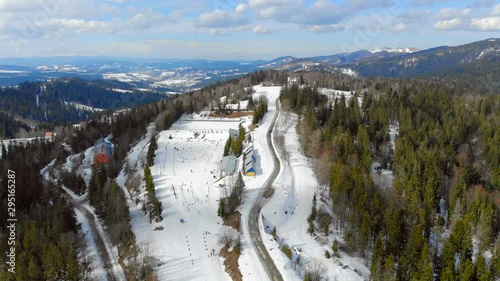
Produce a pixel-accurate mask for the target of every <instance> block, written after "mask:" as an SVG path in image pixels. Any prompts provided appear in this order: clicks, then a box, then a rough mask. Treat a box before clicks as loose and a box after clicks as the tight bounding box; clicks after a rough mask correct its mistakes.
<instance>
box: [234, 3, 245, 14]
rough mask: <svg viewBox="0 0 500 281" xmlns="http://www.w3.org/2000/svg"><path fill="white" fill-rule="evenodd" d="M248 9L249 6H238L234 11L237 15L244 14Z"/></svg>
mask: <svg viewBox="0 0 500 281" xmlns="http://www.w3.org/2000/svg"><path fill="white" fill-rule="evenodd" d="M247 9H248V5H247V4H239V5H238V6H236V9H234V11H235V12H236V13H243V12H244V11H246V10H247Z"/></svg>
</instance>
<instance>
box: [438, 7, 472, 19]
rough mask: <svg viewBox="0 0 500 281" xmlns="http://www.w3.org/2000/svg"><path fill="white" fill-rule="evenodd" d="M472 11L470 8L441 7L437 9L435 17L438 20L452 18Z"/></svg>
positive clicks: (461, 16) (465, 15)
mask: <svg viewBox="0 0 500 281" xmlns="http://www.w3.org/2000/svg"><path fill="white" fill-rule="evenodd" d="M471 13H472V9H471V8H464V9H460V8H443V9H441V10H439V11H438V13H437V14H436V18H437V19H440V20H449V19H453V18H463V17H467V16H469V15H470V14H471Z"/></svg>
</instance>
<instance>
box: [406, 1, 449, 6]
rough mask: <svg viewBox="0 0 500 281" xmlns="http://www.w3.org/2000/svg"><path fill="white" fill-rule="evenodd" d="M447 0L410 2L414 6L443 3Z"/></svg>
mask: <svg viewBox="0 0 500 281" xmlns="http://www.w3.org/2000/svg"><path fill="white" fill-rule="evenodd" d="M446 1H449V0H411V1H410V3H411V4H412V5H414V6H429V5H433V4H436V3H443V2H446Z"/></svg>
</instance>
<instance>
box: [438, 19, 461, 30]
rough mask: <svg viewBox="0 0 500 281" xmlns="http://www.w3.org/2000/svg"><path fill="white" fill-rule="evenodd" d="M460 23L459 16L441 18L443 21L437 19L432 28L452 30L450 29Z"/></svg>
mask: <svg viewBox="0 0 500 281" xmlns="http://www.w3.org/2000/svg"><path fill="white" fill-rule="evenodd" d="M460 23H461V20H460V19H459V18H454V19H451V20H443V21H438V22H437V23H436V24H435V25H434V28H435V29H438V30H452V29H457V27H458V26H459V25H460Z"/></svg>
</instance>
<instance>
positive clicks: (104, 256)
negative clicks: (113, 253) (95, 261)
mask: <svg viewBox="0 0 500 281" xmlns="http://www.w3.org/2000/svg"><path fill="white" fill-rule="evenodd" d="M63 191H64V190H63ZM66 199H68V202H69V203H70V204H72V205H73V207H75V208H76V209H78V210H79V211H80V212H82V213H83V215H85V217H86V218H87V221H88V222H89V226H90V230H91V231H92V236H93V238H94V241H95V245H96V247H97V251H98V254H99V256H100V257H101V261H102V262H103V265H102V266H103V268H104V269H105V270H106V280H108V281H115V280H116V281H117V280H121V279H122V278H123V276H119V275H118V274H117V275H116V276H115V274H116V273H115V272H114V270H113V262H112V257H110V256H109V255H110V253H108V251H107V248H106V244H105V243H104V240H103V238H102V237H101V234H100V232H99V230H98V229H97V225H96V222H95V220H96V218H95V216H94V214H92V213H91V212H90V211H89V210H88V209H87V208H85V207H84V206H83V205H82V204H81V203H80V202H78V201H76V200H74V199H73V198H72V197H71V196H70V195H69V194H68V195H66Z"/></svg>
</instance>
